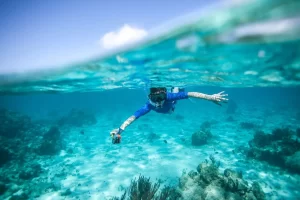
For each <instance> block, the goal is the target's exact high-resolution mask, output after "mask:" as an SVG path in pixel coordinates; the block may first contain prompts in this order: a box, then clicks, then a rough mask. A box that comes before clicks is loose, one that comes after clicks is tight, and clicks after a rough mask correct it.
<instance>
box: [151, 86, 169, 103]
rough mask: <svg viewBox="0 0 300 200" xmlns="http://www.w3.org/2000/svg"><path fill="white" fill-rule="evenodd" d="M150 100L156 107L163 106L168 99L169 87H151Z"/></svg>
mask: <svg viewBox="0 0 300 200" xmlns="http://www.w3.org/2000/svg"><path fill="white" fill-rule="evenodd" d="M148 98H149V102H150V103H151V105H153V106H155V107H156V108H161V107H162V106H163V104H164V102H165V100H166V99H167V89H166V88H164V87H160V88H150V94H149V95H148Z"/></svg>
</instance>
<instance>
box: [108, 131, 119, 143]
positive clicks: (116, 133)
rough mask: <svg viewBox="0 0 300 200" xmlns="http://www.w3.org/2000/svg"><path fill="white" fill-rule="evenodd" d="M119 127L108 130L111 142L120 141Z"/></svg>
mask: <svg viewBox="0 0 300 200" xmlns="http://www.w3.org/2000/svg"><path fill="white" fill-rule="evenodd" d="M120 133H121V132H120V128H117V129H114V130H112V131H111V132H110V137H111V139H112V143H113V144H118V143H120V142H121V135H120Z"/></svg>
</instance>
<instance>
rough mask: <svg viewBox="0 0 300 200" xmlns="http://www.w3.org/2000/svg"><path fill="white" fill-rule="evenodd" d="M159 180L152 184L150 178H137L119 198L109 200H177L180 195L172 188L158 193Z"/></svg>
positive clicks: (168, 187) (165, 188)
mask: <svg viewBox="0 0 300 200" xmlns="http://www.w3.org/2000/svg"><path fill="white" fill-rule="evenodd" d="M160 186H161V182H160V180H158V181H156V182H155V183H152V182H151V181H150V178H146V177H144V176H139V178H138V179H137V180H136V179H134V180H132V181H131V184H130V186H129V187H128V188H127V189H126V190H125V192H124V193H123V194H122V196H121V197H120V198H118V197H114V198H112V199H111V200H152V199H155V200H179V199H180V197H181V194H180V192H179V191H177V190H176V188H174V187H170V186H165V187H164V188H162V189H161V190H160V191H159V189H160Z"/></svg>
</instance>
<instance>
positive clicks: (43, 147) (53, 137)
mask: <svg viewBox="0 0 300 200" xmlns="http://www.w3.org/2000/svg"><path fill="white" fill-rule="evenodd" d="M62 147H63V145H62V141H61V138H60V131H59V129H58V128H57V127H56V126H53V127H51V128H50V129H49V131H48V132H46V133H45V134H44V136H43V140H42V142H41V144H40V146H39V147H38V148H37V152H38V153H39V154H40V155H54V154H56V153H58V152H59V151H60V150H61V149H62Z"/></svg>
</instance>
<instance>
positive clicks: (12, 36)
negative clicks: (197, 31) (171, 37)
mask: <svg viewBox="0 0 300 200" xmlns="http://www.w3.org/2000/svg"><path fill="white" fill-rule="evenodd" d="M203 5H205V0H184V1H174V0H165V1H161V0H151V1H141V0H127V1H120V0H86V1H83V0H81V1H79V0H51V1H41V0H24V1H19V0H0V27H1V28H0V73H9V72H22V71H26V70H28V69H36V68H41V67H51V66H58V65H60V64H66V63H71V62H72V61H81V60H83V59H85V58H91V57H94V56H95V55H99V54H100V53H101V51H103V48H102V47H101V45H100V44H99V41H100V39H101V37H103V36H104V35H105V34H106V33H108V32H110V31H116V30H118V29H120V28H121V27H122V26H124V24H128V25H130V26H132V27H136V28H139V29H141V30H145V31H147V30H149V29H151V28H154V27H156V26H157V25H160V24H161V23H162V22H165V21H168V20H171V19H173V18H175V17H178V16H180V15H184V14H187V13H189V12H192V11H195V10H197V9H199V8H201V7H202V6H203Z"/></svg>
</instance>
